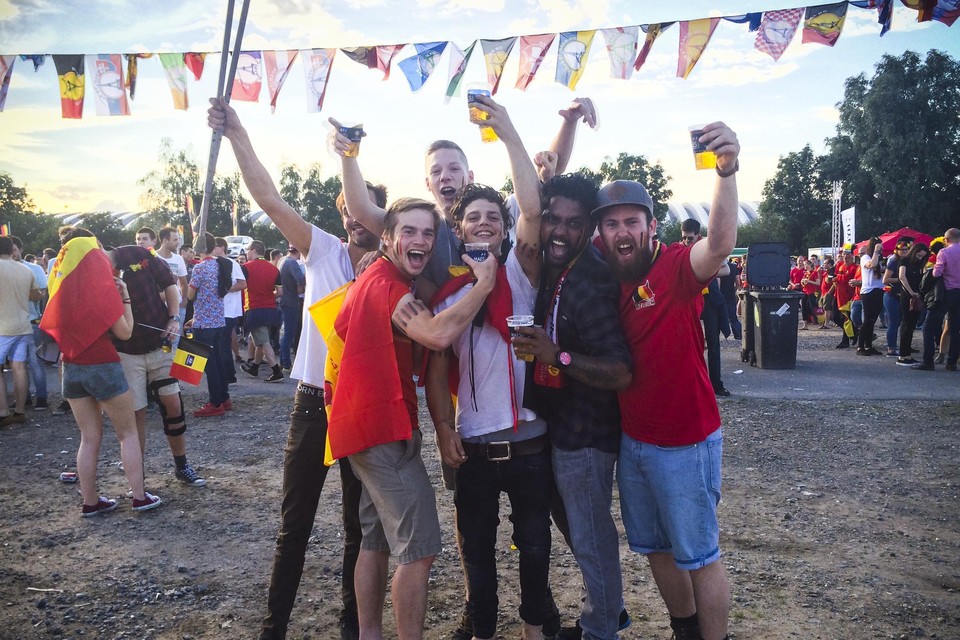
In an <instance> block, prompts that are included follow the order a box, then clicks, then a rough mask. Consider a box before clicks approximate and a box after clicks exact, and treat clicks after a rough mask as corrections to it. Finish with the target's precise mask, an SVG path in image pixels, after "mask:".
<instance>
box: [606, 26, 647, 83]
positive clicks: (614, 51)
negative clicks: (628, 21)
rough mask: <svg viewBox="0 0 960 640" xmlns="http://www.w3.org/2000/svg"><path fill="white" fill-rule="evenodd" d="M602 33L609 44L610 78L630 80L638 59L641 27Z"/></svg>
mask: <svg viewBox="0 0 960 640" xmlns="http://www.w3.org/2000/svg"><path fill="white" fill-rule="evenodd" d="M600 33H602V34H603V40H604V42H606V44H607V57H609V58H610V77H611V78H617V79H618V80H629V79H630V76H632V75H633V62H634V61H635V60H636V59H637V36H639V34H640V27H638V26H633V27H616V28H614V29H602V30H601V31H600Z"/></svg>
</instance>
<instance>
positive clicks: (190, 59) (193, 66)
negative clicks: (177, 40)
mask: <svg viewBox="0 0 960 640" xmlns="http://www.w3.org/2000/svg"><path fill="white" fill-rule="evenodd" d="M206 57H207V54H205V53H185V54H183V62H184V64H186V65H187V69H190V73H192V74H193V79H194V80H199V79H200V76H201V75H203V62H204V60H205V59H206Z"/></svg>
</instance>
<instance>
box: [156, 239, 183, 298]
mask: <svg viewBox="0 0 960 640" xmlns="http://www.w3.org/2000/svg"><path fill="white" fill-rule="evenodd" d="M157 257H158V258H160V259H161V260H163V261H164V262H166V263H167V266H168V267H170V273H172V274H173V277H174V278H176V279H177V299H178V302H179V303H180V304H182V303H183V298H182V297H181V295H182V294H181V291H180V278H186V277H187V263H186V262H184V261H183V257H182V256H181V255H180V254H179V253H171V254H170V257H169V258H164V257H163V256H162V255H160V252H159V251H158V252H157Z"/></svg>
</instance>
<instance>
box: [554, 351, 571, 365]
mask: <svg viewBox="0 0 960 640" xmlns="http://www.w3.org/2000/svg"><path fill="white" fill-rule="evenodd" d="M557 360H559V361H560V364H562V365H563V366H565V367H569V366H570V354H569V353H567V352H566V351H561V352H560V353H558V354H557Z"/></svg>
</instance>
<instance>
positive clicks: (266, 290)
mask: <svg viewBox="0 0 960 640" xmlns="http://www.w3.org/2000/svg"><path fill="white" fill-rule="evenodd" d="M266 252H267V249H266V247H264V245H263V243H262V242H260V241H259V240H254V241H253V242H251V243H250V246H249V247H248V248H247V261H246V262H245V263H244V264H243V266H242V267H241V269H243V274H244V275H245V276H246V278H247V295H246V298H245V299H244V300H245V306H244V309H243V311H244V316H243V327H244V329H246V330H247V331H249V332H250V337H251V338H253V344H255V345H256V346H257V350H258V352H261V353H262V354H263V358H262V359H263V360H266V361H267V366H269V367H270V368H271V369H272V370H273V372H272V373H271V374H270V375H269V376H268V377H267V379H266V380H265V382H280V381H281V380H283V371H281V370H280V363H278V362H277V356H276V353H274V351H273V345H272V344H270V329H271V328H273V327H279V326H280V324H281V323H282V319H281V316H280V309H279V308H278V307H277V296H279V295H280V294H281V293H283V287H282V286H281V285H280V270H279V269H277V268H276V267H275V266H274V265H273V264H272V263H271V262H269V261H267V260H265V259H264V255H266ZM240 368H241V369H243V370H244V371H246V372H247V374H248V375H250V376H253V377H254V378H256V377H257V376H258V375H259V374H260V360H258V359H257V358H254V361H253V362H248V363H247V364H242V365H240Z"/></svg>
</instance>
